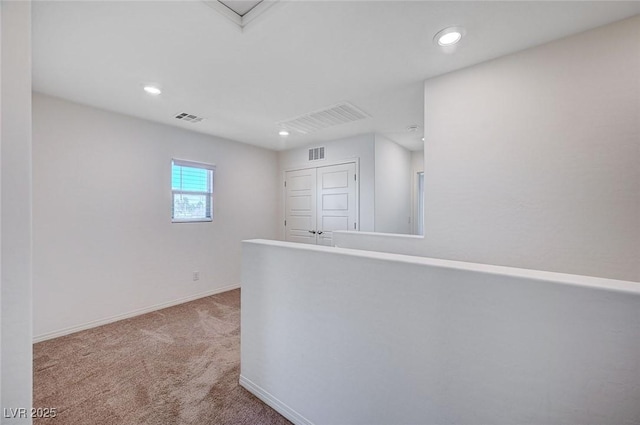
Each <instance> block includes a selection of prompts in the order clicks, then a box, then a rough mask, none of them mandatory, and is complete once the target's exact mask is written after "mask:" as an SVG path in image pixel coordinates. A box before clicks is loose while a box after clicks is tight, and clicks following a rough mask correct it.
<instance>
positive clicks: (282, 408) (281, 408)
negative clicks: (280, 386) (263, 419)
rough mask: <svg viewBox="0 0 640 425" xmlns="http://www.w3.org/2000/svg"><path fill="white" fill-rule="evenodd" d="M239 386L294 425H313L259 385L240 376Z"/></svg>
mask: <svg viewBox="0 0 640 425" xmlns="http://www.w3.org/2000/svg"><path fill="white" fill-rule="evenodd" d="M240 385H241V386H243V387H244V388H246V389H247V391H249V392H250V393H251V394H253V395H255V396H256V397H258V398H259V399H260V400H262V401H264V402H265V403H267V404H268V405H269V406H271V407H273V409H274V410H275V411H276V412H278V413H280V414H281V415H282V416H284V417H285V418H287V419H289V420H290V421H291V422H293V423H294V424H295V425H314V424H313V422H311V421H310V420H308V419H307V418H305V417H304V416H302V415H301V414H300V413H298V412H296V411H295V410H293V409H292V408H290V407H289V406H287V405H286V404H284V403H283V402H281V401H280V400H278V399H277V398H276V397H274V396H273V395H271V394H269V392H268V391H265V390H264V389H263V388H262V387H260V386H259V385H257V384H255V383H253V382H252V381H251V380H250V379H248V378H245V377H244V376H242V375H240Z"/></svg>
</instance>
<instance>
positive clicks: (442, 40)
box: [433, 27, 466, 47]
mask: <svg viewBox="0 0 640 425" xmlns="http://www.w3.org/2000/svg"><path fill="white" fill-rule="evenodd" d="M465 34H466V31H465V29H464V28H462V27H447V28H445V29H443V30H440V31H438V32H437V33H436V35H435V37H433V41H434V42H435V43H436V44H437V45H438V46H440V47H450V46H453V45H456V44H458V42H459V41H460V40H462V37H464V35H465Z"/></svg>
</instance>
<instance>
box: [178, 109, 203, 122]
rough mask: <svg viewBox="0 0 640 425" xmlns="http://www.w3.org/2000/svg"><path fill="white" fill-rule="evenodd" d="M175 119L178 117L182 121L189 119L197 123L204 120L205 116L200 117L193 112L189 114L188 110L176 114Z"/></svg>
mask: <svg viewBox="0 0 640 425" xmlns="http://www.w3.org/2000/svg"><path fill="white" fill-rule="evenodd" d="M174 118H175V119H178V120H180V121H187V122H190V123H194V124H195V123H197V122H200V121H202V120H203V119H204V118H202V117H199V116H197V115H193V114H187V113H186V112H181V113H179V114H176V116H175V117H174Z"/></svg>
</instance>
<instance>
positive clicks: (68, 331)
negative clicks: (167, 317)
mask: <svg viewBox="0 0 640 425" xmlns="http://www.w3.org/2000/svg"><path fill="white" fill-rule="evenodd" d="M238 288H240V284H239V283H238V284H235V285H229V286H223V287H222V288H216V289H212V290H210V291H205V292H201V293H199V294H196V295H191V296H188V297H185V298H180V299H178V300H173V301H168V302H165V303H161V304H156V305H152V306H149V307H144V308H141V309H138V310H134V311H130V312H128V313H123V314H118V315H116V316H111V317H106V318H104V319H98V320H93V321H91V322H87V323H83V324H81V325H77V326H71V327H68V328H64V329H60V330H57V331H53V332H47V333H44V334H41V335H36V336H34V337H33V343H34V344H35V343H36V342H42V341H46V340H48V339H53V338H58V337H60V336H65V335H69V334H72V333H76V332H80V331H84V330H87V329H91V328H95V327H98V326H102V325H106V324H108V323H113V322H117V321H119V320H124V319H129V318H131V317H135V316H140V315H141V314H146V313H151V312H152V311H156V310H162V309H163V308H167V307H173V306H174V305H178V304H184V303H186V302H189V301H194V300H197V299H199V298H204V297H208V296H211V295H215V294H219V293H221V292H227V291H231V290H232V289H238Z"/></svg>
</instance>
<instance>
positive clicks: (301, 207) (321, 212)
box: [284, 162, 358, 246]
mask: <svg viewBox="0 0 640 425" xmlns="http://www.w3.org/2000/svg"><path fill="white" fill-rule="evenodd" d="M284 184H285V221H284V223H285V240H287V241H289V242H300V243H307V244H314V245H327V246H332V245H333V231H335V230H358V175H357V168H356V163H355V162H347V163H343V164H337V165H327V166H323V167H314V168H305V169H301V170H292V171H287V172H286V173H285V182H284Z"/></svg>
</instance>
